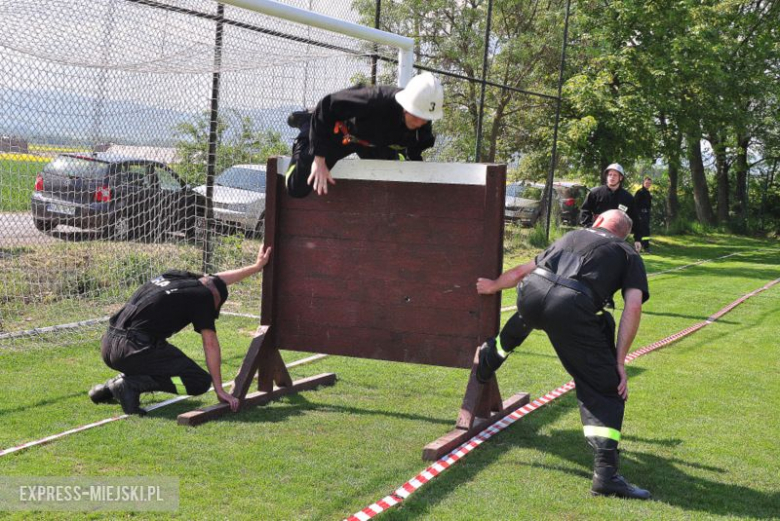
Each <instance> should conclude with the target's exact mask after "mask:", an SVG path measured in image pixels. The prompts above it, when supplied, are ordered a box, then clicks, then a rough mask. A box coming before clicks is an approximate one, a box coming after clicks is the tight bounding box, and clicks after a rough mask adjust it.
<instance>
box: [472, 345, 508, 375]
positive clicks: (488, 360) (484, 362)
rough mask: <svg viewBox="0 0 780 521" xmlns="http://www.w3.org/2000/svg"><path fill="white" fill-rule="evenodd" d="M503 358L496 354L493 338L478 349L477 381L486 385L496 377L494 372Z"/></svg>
mask: <svg viewBox="0 0 780 521" xmlns="http://www.w3.org/2000/svg"><path fill="white" fill-rule="evenodd" d="M503 363H504V358H502V357H501V355H499V354H498V350H497V349H496V340H495V338H489V339H488V340H487V341H486V342H485V343H484V344H482V345H481V346H480V348H479V364H478V365H477V381H478V382H479V383H481V384H486V383H488V382H489V381H490V379H491V378H493V377H494V376H495V375H496V371H497V370H498V368H499V367H501V364H503Z"/></svg>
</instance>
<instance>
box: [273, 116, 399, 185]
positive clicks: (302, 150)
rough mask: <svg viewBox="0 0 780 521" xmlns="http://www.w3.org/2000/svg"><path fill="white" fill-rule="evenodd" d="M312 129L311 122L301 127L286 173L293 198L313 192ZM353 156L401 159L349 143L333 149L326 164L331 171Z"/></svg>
mask: <svg viewBox="0 0 780 521" xmlns="http://www.w3.org/2000/svg"><path fill="white" fill-rule="evenodd" d="M310 128H311V122H310V121H307V122H306V123H304V124H303V125H302V126H301V132H300V134H298V137H297V138H295V142H294V143H293V149H292V158H291V160H290V167H289V168H288V169H287V172H286V173H285V184H286V186H287V193H288V194H290V195H291V196H292V197H298V198H302V197H306V196H307V195H309V194H310V193H311V191H312V186H311V185H310V184H308V183H307V181H308V179H309V176H310V175H311V165H312V163H313V162H314V154H313V153H312V152H311V150H310V144H311V141H310V137H309V129H310ZM334 139H336V138H334ZM339 139H340V138H339ZM352 154H357V155H358V157H359V158H360V159H399V154H398V153H397V152H394V151H393V150H392V149H389V148H383V147H369V146H364V145H359V144H357V143H349V144H347V145H341V146H340V147H339V148H335V149H331V151H330V152H329V153H328V154H327V155H326V156H325V164H326V165H328V169H331V168H333V167H334V166H335V165H336V163H338V162H339V161H340V160H342V159H344V158H345V157H347V156H349V155H352Z"/></svg>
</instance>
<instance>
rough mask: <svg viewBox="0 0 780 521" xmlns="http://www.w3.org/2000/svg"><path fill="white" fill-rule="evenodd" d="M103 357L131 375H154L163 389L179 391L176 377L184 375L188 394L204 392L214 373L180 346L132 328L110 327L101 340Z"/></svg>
mask: <svg viewBox="0 0 780 521" xmlns="http://www.w3.org/2000/svg"><path fill="white" fill-rule="evenodd" d="M101 354H102V356H103V361H104V362H105V363H106V365H107V366H109V367H110V368H112V369H115V370H117V371H120V372H122V373H124V374H125V375H127V376H134V375H137V376H142V375H143V376H151V377H152V378H153V379H154V380H155V381H156V382H157V383H158V384H159V386H160V390H162V391H165V392H170V393H174V394H176V392H177V390H176V385H175V384H174V383H173V381H171V378H172V377H178V378H180V379H181V381H182V383H183V384H184V387H185V388H186V390H187V394H190V395H193V396H196V395H199V394H203V393H205V392H206V391H208V390H209V388H210V387H211V376H210V375H209V373H208V372H206V371H205V370H203V368H201V367H200V366H199V365H198V364H197V363H195V362H194V361H193V360H192V359H191V358H189V357H188V356H187V355H185V354H184V353H182V352H181V351H180V350H179V349H178V348H177V347H176V346H174V345H172V344H169V343H168V342H167V341H166V340H155V339H152V338H149V337H147V336H146V335H145V334H143V333H140V332H135V331H132V330H129V331H128V330H123V329H116V328H113V327H112V328H109V330H108V332H107V333H106V334H105V335H103V340H102V343H101Z"/></svg>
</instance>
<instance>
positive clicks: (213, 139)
mask: <svg viewBox="0 0 780 521" xmlns="http://www.w3.org/2000/svg"><path fill="white" fill-rule="evenodd" d="M224 17H225V6H224V5H223V4H218V5H217V29H216V34H215V37H214V71H213V72H212V76H211V109H210V111H209V151H208V162H207V164H206V230H205V234H204V244H203V271H204V272H205V273H209V272H211V271H213V270H212V268H213V265H212V264H213V256H214V245H213V244H212V242H211V241H212V239H211V230H212V228H214V173H215V171H216V163H217V130H218V126H219V84H220V79H221V76H220V70H221V69H222V36H223V29H224Z"/></svg>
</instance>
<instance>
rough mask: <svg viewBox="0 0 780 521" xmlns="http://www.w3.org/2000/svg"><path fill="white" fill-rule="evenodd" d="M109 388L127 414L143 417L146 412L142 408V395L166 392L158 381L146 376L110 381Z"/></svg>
mask: <svg viewBox="0 0 780 521" xmlns="http://www.w3.org/2000/svg"><path fill="white" fill-rule="evenodd" d="M108 388H109V389H110V390H111V394H112V395H113V396H114V398H116V399H117V401H118V402H119V404H120V405H121V406H122V410H123V411H124V412H125V414H138V415H141V416H142V415H144V414H146V411H145V410H144V409H142V408H141V406H140V403H141V393H145V392H150V391H163V390H165V389H163V387H162V386H161V385H160V383H159V382H157V380H155V379H154V378H152V377H151V376H145V375H130V376H126V375H123V376H120V377H118V378H116V379H114V380H112V381H110V382H109V385H108Z"/></svg>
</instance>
